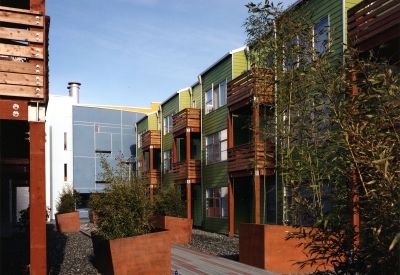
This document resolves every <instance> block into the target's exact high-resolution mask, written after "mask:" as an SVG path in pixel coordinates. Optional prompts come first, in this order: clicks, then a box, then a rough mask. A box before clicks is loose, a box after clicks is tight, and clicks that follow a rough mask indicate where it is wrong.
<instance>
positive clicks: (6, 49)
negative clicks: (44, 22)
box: [0, 44, 44, 59]
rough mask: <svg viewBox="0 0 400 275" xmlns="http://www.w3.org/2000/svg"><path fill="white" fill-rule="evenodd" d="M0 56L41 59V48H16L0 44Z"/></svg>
mask: <svg viewBox="0 0 400 275" xmlns="http://www.w3.org/2000/svg"><path fill="white" fill-rule="evenodd" d="M0 54H3V55H10V56H20V57H28V58H36V59H43V57H44V55H43V46H42V45H37V46H16V45H8V44H0Z"/></svg>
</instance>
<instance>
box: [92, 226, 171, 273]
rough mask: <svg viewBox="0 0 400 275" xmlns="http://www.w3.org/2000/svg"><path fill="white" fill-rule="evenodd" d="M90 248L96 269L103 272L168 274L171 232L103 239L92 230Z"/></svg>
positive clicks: (169, 270) (169, 268)
mask: <svg viewBox="0 0 400 275" xmlns="http://www.w3.org/2000/svg"><path fill="white" fill-rule="evenodd" d="M92 244H93V252H94V256H95V263H96V268H97V270H98V271H99V272H100V273H101V274H103V275H127V274H137V275H141V274H146V275H150V274H154V275H159V274H168V275H169V274H170V273H171V241H170V232H169V231H161V232H154V233H149V234H145V235H140V236H135V237H129V238H122V239H115V240H110V241H107V240H103V239H102V238H101V237H100V236H97V235H95V234H92Z"/></svg>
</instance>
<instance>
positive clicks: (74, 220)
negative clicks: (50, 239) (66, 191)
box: [56, 211, 81, 233]
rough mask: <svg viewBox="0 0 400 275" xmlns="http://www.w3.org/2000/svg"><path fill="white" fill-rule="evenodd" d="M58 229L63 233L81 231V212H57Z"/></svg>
mask: <svg viewBox="0 0 400 275" xmlns="http://www.w3.org/2000/svg"><path fill="white" fill-rule="evenodd" d="M56 225H57V230H58V231H59V232H61V233H65V232H79V230H80V228H81V224H80V220H79V212H78V211H75V212H70V213H65V214H56Z"/></svg>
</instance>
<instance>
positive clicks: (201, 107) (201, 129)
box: [198, 75, 204, 225]
mask: <svg viewBox="0 0 400 275" xmlns="http://www.w3.org/2000/svg"><path fill="white" fill-rule="evenodd" d="M198 79H199V83H200V152H201V153H200V189H201V224H202V225H203V221H204V198H203V197H204V196H203V81H202V79H201V75H199V76H198Z"/></svg>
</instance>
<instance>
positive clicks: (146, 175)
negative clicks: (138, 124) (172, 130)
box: [141, 130, 161, 200]
mask: <svg viewBox="0 0 400 275" xmlns="http://www.w3.org/2000/svg"><path fill="white" fill-rule="evenodd" d="M141 142H142V152H143V153H142V164H143V165H142V181H143V183H144V184H146V185H147V186H148V187H149V188H150V199H151V200H152V198H153V188H154V187H157V186H159V185H160V183H161V167H159V166H158V165H156V161H157V159H159V158H157V157H156V156H155V155H156V154H160V152H161V131H160V130H149V131H147V132H145V133H143V135H142V141H141ZM146 156H147V161H146ZM146 163H147V164H148V165H146Z"/></svg>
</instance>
